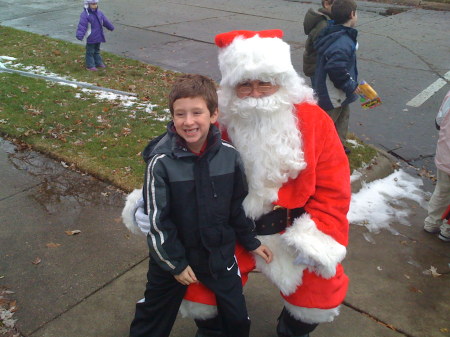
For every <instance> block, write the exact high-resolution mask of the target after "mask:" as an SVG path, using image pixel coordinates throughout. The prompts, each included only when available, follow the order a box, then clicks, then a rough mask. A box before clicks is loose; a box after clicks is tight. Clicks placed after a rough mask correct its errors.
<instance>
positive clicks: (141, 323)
mask: <svg viewBox="0 0 450 337" xmlns="http://www.w3.org/2000/svg"><path fill="white" fill-rule="evenodd" d="M217 104H218V103H217V93H216V88H215V85H214V82H213V81H212V80H211V79H209V78H206V77H204V76H201V75H184V76H181V77H180V78H178V80H177V81H176V82H175V84H174V86H173V88H172V91H171V92H170V95H169V107H170V112H171V114H172V119H173V120H172V122H170V123H169V124H168V126H167V134H166V135H164V136H163V137H162V138H161V139H160V140H159V141H158V142H151V143H150V144H149V145H148V146H147V148H146V149H145V151H144V159H146V161H147V169H146V174H145V183H144V188H143V194H144V207H145V209H146V212H147V214H148V216H149V218H150V232H149V234H148V236H147V241H148V244H149V250H150V262H149V270H148V274H147V279H148V282H147V287H146V291H145V300H144V302H142V303H137V304H136V313H135V318H134V320H133V322H132V324H131V328H130V336H131V337H138V336H142V337H144V336H145V337H149V336H152V337H165V336H169V334H170V331H171V329H172V326H173V323H174V321H175V318H176V315H177V312H178V309H179V306H180V303H181V301H182V299H183V296H184V294H185V292H186V289H187V286H188V285H189V284H191V283H196V282H198V281H200V282H201V283H203V284H204V285H205V286H206V287H208V288H210V289H211V290H212V291H213V292H214V293H215V295H216V300H217V305H218V310H219V312H220V313H221V317H222V322H221V323H222V327H223V330H224V331H225V333H226V336H229V337H231V336H233V337H241V336H243V337H248V335H249V329H250V320H249V318H248V314H247V309H246V304H245V299H244V296H243V293H242V282H241V278H240V274H239V269H238V266H237V262H236V259H235V257H234V249H235V243H236V239H237V240H238V241H239V242H240V243H241V244H242V245H243V246H244V247H245V248H246V249H247V250H249V251H253V252H254V253H256V254H258V255H259V256H261V257H262V258H263V259H264V260H265V261H266V263H270V262H271V260H272V252H271V251H270V250H269V249H268V248H267V247H265V246H263V245H261V243H260V242H259V240H258V239H256V237H255V236H256V233H255V232H254V223H253V221H251V220H249V219H248V218H247V217H246V216H245V213H244V210H243V207H242V201H243V199H244V198H245V196H246V195H247V186H246V180H245V177H244V171H243V167H242V163H241V159H240V157H239V154H238V153H237V151H236V150H235V149H234V147H232V146H231V145H229V144H228V143H225V142H222V140H221V135H220V132H219V130H218V129H217V127H216V126H215V125H214V123H216V121H217V117H218V108H217ZM155 143H156V144H155Z"/></svg>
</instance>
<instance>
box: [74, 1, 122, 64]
mask: <svg viewBox="0 0 450 337" xmlns="http://www.w3.org/2000/svg"><path fill="white" fill-rule="evenodd" d="M103 27H106V28H107V29H108V30H110V31H113V30H114V26H113V25H112V23H111V22H110V21H109V20H108V18H107V17H106V16H105V14H103V12H102V11H101V10H99V9H98V0H84V10H83V12H82V13H81V15H80V22H79V23H78V28H77V33H76V37H77V39H78V40H80V41H82V40H83V38H84V36H85V35H86V33H87V40H86V69H87V70H90V71H97V70H98V69H97V68H105V67H106V66H105V64H104V63H103V60H102V57H101V56H100V43H102V42H106V39H105V34H104V33H103Z"/></svg>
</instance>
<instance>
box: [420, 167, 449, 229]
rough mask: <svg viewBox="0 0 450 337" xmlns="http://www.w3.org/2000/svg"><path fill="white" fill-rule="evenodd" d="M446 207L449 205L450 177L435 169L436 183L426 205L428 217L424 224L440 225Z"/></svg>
mask: <svg viewBox="0 0 450 337" xmlns="http://www.w3.org/2000/svg"><path fill="white" fill-rule="evenodd" d="M448 205H450V175H448V174H447V173H445V172H444V171H441V170H439V169H437V183H436V187H435V189H434V192H433V195H432V196H431V199H430V203H429V204H428V216H427V217H426V219H425V222H428V223H430V224H433V225H434V224H435V225H442V215H443V214H444V211H445V210H446V209H447V207H448ZM447 226H448V225H447Z"/></svg>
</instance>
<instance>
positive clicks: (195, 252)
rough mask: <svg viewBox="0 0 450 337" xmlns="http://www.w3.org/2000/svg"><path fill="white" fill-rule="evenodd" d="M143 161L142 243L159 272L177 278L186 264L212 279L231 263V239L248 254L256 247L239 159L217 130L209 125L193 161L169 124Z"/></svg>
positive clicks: (183, 143)
mask: <svg viewBox="0 0 450 337" xmlns="http://www.w3.org/2000/svg"><path fill="white" fill-rule="evenodd" d="M143 156H144V159H145V160H146V162H147V169H146V173H145V183H144V188H143V194H144V203H145V205H144V207H145V210H146V212H147V214H148V215H149V218H150V232H149V234H148V236H147V240H148V244H149V249H150V257H151V259H153V260H154V261H156V262H157V263H158V265H159V266H160V267H161V268H163V269H164V270H167V271H169V272H171V273H172V274H173V275H178V274H180V273H181V272H182V271H183V270H184V269H185V268H186V267H187V266H188V265H190V266H191V268H192V269H193V270H194V272H197V273H208V274H212V275H213V276H214V275H217V274H218V273H219V272H221V271H224V270H225V268H226V267H227V266H231V265H232V264H233V263H234V249H235V243H236V239H237V240H238V241H239V242H240V243H241V244H242V245H243V246H244V248H245V249H247V250H249V251H252V250H254V249H256V248H258V247H259V246H260V245H261V243H260V241H259V240H258V239H256V232H255V231H254V228H255V225H254V222H253V221H252V220H250V219H248V218H247V217H246V216H245V213H244V209H243V207H242V201H243V200H244V198H245V196H246V195H247V192H248V189H247V182H246V179H245V175H244V171H243V166H242V162H241V159H240V156H239V154H238V152H237V151H236V150H235V148H234V147H233V146H232V145H230V144H228V143H226V142H225V141H222V140H221V135H220V131H219V130H218V129H217V127H215V126H214V125H212V126H211V128H210V132H209V134H208V139H207V147H206V149H205V151H204V152H203V153H202V154H201V155H200V156H197V155H195V154H194V153H192V152H190V151H189V150H188V149H187V147H186V145H185V142H184V140H183V139H182V138H181V137H179V136H178V135H177V134H176V132H175V131H174V127H173V122H170V123H169V124H168V126H167V133H166V134H165V135H164V136H163V137H161V138H160V139H159V141H152V142H150V143H149V145H148V146H147V148H146V149H145V150H144V153H143Z"/></svg>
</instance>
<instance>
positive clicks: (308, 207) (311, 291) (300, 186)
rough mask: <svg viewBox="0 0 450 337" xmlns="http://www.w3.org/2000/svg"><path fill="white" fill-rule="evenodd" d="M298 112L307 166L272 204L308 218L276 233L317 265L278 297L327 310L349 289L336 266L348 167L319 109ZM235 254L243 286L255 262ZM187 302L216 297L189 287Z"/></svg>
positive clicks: (344, 235)
mask: <svg viewBox="0 0 450 337" xmlns="http://www.w3.org/2000/svg"><path fill="white" fill-rule="evenodd" d="M296 114H297V118H298V128H299V130H300V133H301V137H302V142H303V152H304V157H305V160H306V163H307V166H306V168H305V169H304V170H302V171H301V172H300V174H299V175H298V177H297V178H295V179H291V180H289V181H288V182H287V183H285V184H284V185H283V186H282V187H281V188H280V190H279V192H278V201H277V202H276V204H277V205H280V206H282V207H286V208H291V209H292V208H297V207H303V208H304V209H305V211H306V213H307V214H306V216H303V217H301V218H300V219H297V221H295V222H294V224H293V226H292V228H288V229H287V230H286V232H284V233H280V234H275V235H281V236H289V238H288V239H289V242H290V244H292V245H293V246H294V247H296V248H298V249H299V251H301V252H303V253H304V254H306V255H307V256H308V257H312V258H313V259H314V260H315V261H317V262H318V263H319V266H318V267H311V266H309V267H308V268H306V269H305V270H304V271H303V276H302V278H301V280H300V282H299V285H298V286H297V288H296V289H295V291H294V292H293V293H290V294H289V295H285V294H283V293H281V295H282V296H283V298H284V299H285V300H286V301H287V302H288V303H290V304H292V305H294V306H298V307H304V308H320V309H331V308H335V307H337V306H339V305H340V304H341V303H342V302H343V300H344V298H345V294H346V292H347V286H348V277H347V276H346V275H345V274H344V270H343V267H342V265H341V264H340V262H341V260H342V259H343V258H344V256H345V251H346V249H345V247H346V246H347V242H348V221H347V212H348V208H349V204H350V197H351V191H350V170H349V164H348V159H347V156H346V155H345V152H344V150H343V146H342V144H341V142H340V140H339V137H338V136H337V133H336V130H335V127H334V124H333V122H332V120H331V119H330V118H329V116H328V115H327V114H326V113H325V112H324V111H323V110H322V109H320V108H319V107H318V106H317V105H314V104H309V103H302V104H299V105H296ZM231 141H232V140H231ZM236 256H237V259H238V262H239V267H240V269H241V274H242V276H243V283H244V284H245V282H246V281H247V274H248V272H249V271H250V270H252V269H253V268H254V267H255V261H254V259H253V256H252V255H251V254H250V253H248V252H246V251H245V250H244V249H243V248H242V247H240V246H238V247H237V248H236ZM293 268H296V266H295V265H294V266H293ZM280 277H283V276H280ZM185 299H186V300H189V301H193V302H198V303H203V304H209V305H215V304H216V302H215V298H214V294H213V293H212V292H211V291H209V290H208V289H207V288H205V287H204V286H203V285H201V284H194V285H190V286H189V287H188V291H187V293H186V296H185Z"/></svg>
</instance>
